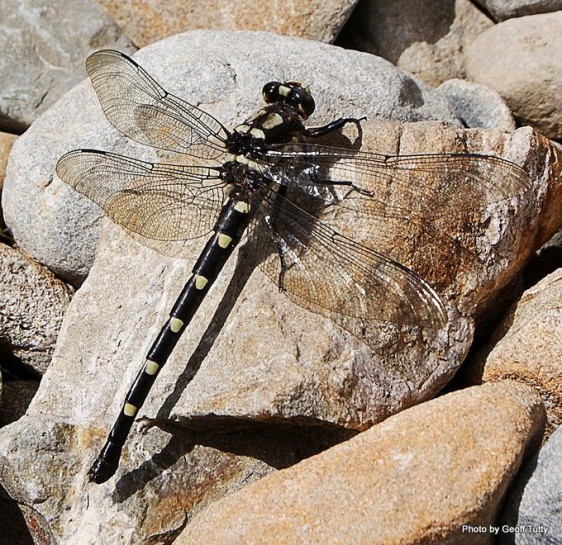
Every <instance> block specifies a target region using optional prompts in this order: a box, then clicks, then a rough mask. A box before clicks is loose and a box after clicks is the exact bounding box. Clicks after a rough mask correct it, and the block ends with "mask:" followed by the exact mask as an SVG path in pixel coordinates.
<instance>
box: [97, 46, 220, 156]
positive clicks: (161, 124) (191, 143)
mask: <svg viewBox="0 0 562 545" xmlns="http://www.w3.org/2000/svg"><path fill="white" fill-rule="evenodd" d="M86 69H87V71H88V74H89V76H90V79H91V81H92V85H93V87H94V89H95V91H96V93H97V95H98V99H99V101H100V104H101V107H102V109H103V111H104V113H105V115H106V117H107V119H108V120H109V122H110V123H111V124H112V125H113V126H114V127H115V128H116V129H117V130H119V131H120V132H121V133H123V134H124V135H125V136H128V137H129V138H132V139H133V140H135V141H137V142H140V143H141V144H146V145H149V146H152V147H155V148H160V149H165V150H170V151H173V152H177V153H186V154H189V155H192V156H195V157H201V158H204V159H214V158H217V157H219V156H220V155H221V154H222V153H224V151H225V149H224V140H225V138H226V137H227V134H228V132H227V131H226V129H225V128H224V127H223V125H222V124H221V123H220V122H219V121H218V120H216V119H215V118H214V117H212V116H211V115H209V114H208V113H206V112H204V111H203V110H200V109H199V108H197V107H196V106H194V105H193V104H189V103H188V102H185V101H184V100H182V99H180V98H178V97H176V96H174V95H172V94H170V93H168V92H167V91H165V90H164V89H163V88H162V87H161V86H160V85H159V84H158V83H156V81H155V80H154V79H153V78H152V77H151V76H149V75H148V73H147V72H146V71H145V70H144V69H143V68H141V67H140V66H139V65H138V64H137V63H136V62H135V61H133V60H132V59H130V58H129V57H127V56H126V55H124V54H123V53H120V52H118V51H113V50H110V49H106V50H102V51H98V52H96V53H94V54H93V55H90V57H88V59H87V60H86Z"/></svg>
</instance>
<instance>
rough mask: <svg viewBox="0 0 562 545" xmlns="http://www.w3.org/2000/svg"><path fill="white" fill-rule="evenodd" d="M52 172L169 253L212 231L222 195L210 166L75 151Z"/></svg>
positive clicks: (173, 253) (172, 253) (171, 253)
mask: <svg viewBox="0 0 562 545" xmlns="http://www.w3.org/2000/svg"><path fill="white" fill-rule="evenodd" d="M56 172H57V175H58V176H59V178H61V179H62V180H64V181H65V182H66V183H67V184H69V185H70V186H72V187H73V188H74V189H76V190H77V191H78V192H80V193H82V194H83V195H85V196H86V197H88V198H89V199H90V200H91V201H93V202H94V203H96V204H97V205H98V206H100V207H101V208H102V209H103V210H104V212H105V213H106V214H107V216H109V217H110V218H111V219H112V220H113V221H114V222H115V223H117V224H119V225H121V226H122V227H124V228H125V229H127V230H128V231H130V232H131V233H134V234H136V235H138V236H139V237H140V238H141V240H142V241H143V243H144V244H146V245H148V246H150V247H152V248H155V249H156V250H158V251H160V252H162V253H165V254H168V255H177V254H178V253H180V252H181V247H182V243H183V242H184V241H186V240H189V239H193V238H197V237H200V236H203V235H205V234H207V233H208V232H209V231H211V230H212V228H213V226H214V222H215V221H216V218H217V216H218V213H219V211H220V209H221V207H222V203H223V200H224V183H223V182H222V180H220V179H219V178H218V170H216V169H213V168H208V167H195V166H184V165H171V164H153V163H147V162H145V161H140V160H138V159H132V158H129V157H124V156H122V155H117V154H114V153H107V152H102V151H93V150H75V151H71V152H69V153H67V154H66V155H64V156H63V157H61V158H60V160H59V162H58V163H57V167H56Z"/></svg>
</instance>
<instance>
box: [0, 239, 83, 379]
mask: <svg viewBox="0 0 562 545" xmlns="http://www.w3.org/2000/svg"><path fill="white" fill-rule="evenodd" d="M71 298H72V290H70V289H69V288H68V287H67V286H66V284H64V283H63V282H61V281H60V280H58V279H56V278H55V276H54V275H53V273H51V272H50V271H49V270H47V269H46V268H45V267H43V266H42V265H39V264H38V263H36V262H35V261H33V260H32V259H31V258H29V257H28V256H26V255H25V254H24V253H23V252H21V251H20V250H18V249H15V248H10V247H9V246H6V245H5V244H0V301H2V305H1V307H0V341H1V342H2V344H3V346H4V347H5V349H7V350H8V351H9V352H10V354H11V356H13V357H14V358H17V359H18V360H19V361H21V363H22V364H24V365H28V366H30V367H32V368H33V369H34V370H35V371H37V372H38V373H40V374H43V373H44V372H45V370H46V369H47V367H48V366H49V363H50V362H51V357H52V355H53V350H54V347H55V342H56V340H57V335H58V332H59V329H60V327H61V324H62V319H63V316H64V313H65V312H66V308H67V307H68V304H69V303H70V299H71Z"/></svg>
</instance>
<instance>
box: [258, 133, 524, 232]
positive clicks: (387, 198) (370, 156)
mask: <svg viewBox="0 0 562 545" xmlns="http://www.w3.org/2000/svg"><path fill="white" fill-rule="evenodd" d="M265 160H266V161H268V162H270V166H269V168H268V169H266V172H267V173H268V176H269V177H270V178H271V179H273V180H274V181H276V182H278V183H280V184H283V185H288V186H298V187H300V188H301V190H303V191H306V192H309V193H314V192H320V191H325V189H322V188H325V187H326V185H330V184H336V185H338V184H340V187H341V188H342V189H343V190H345V189H346V188H347V191H345V193H346V195H345V199H342V201H343V202H342V203H341V204H342V206H345V207H348V208H351V209H353V210H356V211H357V212H360V213H361V212H363V213H367V214H369V215H370V216H372V217H373V218H380V219H381V220H388V219H394V218H399V219H407V220H408V221H422V220H423V219H424V218H427V217H428V216H430V217H431V218H433V219H435V218H438V217H447V216H455V215H457V214H458V211H459V209H458V205H459V204H464V208H466V207H467V203H468V205H469V206H470V207H471V208H473V209H481V208H484V207H486V206H487V205H489V204H494V203H496V202H499V201H502V200H506V199H509V198H510V197H513V196H515V195H519V194H521V193H523V192H525V191H526V190H527V189H529V188H530V186H531V180H530V178H529V175H528V174H527V173H526V172H525V171H524V170H523V169H522V168H520V167H519V166H517V165H515V164H514V163H511V162H510V161H507V160H505V159H501V158H499V157H494V156H487V155H478V154H429V155H403V156H385V155H380V154H376V153H370V152H362V151H355V150H346V149H340V148H332V147H329V146H323V145H317V144H302V145H288V146H284V147H274V148H272V149H271V150H270V151H268V152H267V153H266V155H265ZM342 183H343V184H345V183H347V184H348V185H347V186H346V185H342Z"/></svg>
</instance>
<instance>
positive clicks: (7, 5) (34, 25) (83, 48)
mask: <svg viewBox="0 0 562 545" xmlns="http://www.w3.org/2000/svg"><path fill="white" fill-rule="evenodd" d="M0 11H1V12H2V26H1V28H0V50H1V51H2V63H1V64H0V81H2V82H3V83H2V95H1V96H0V129H2V130H8V131H12V132H19V131H24V130H25V129H26V128H27V127H28V126H29V125H30V124H31V123H32V121H34V120H35V119H36V118H37V117H38V116H39V114H41V113H43V112H45V111H46V110H47V109H48V108H49V107H51V106H52V105H53V104H54V103H55V102H56V101H57V100H58V99H59V98H60V97H61V96H62V95H63V94H64V93H65V92H66V91H68V90H69V89H71V88H72V87H73V86H74V85H76V84H77V83H78V82H79V81H80V80H82V79H83V78H84V77H85V76H86V71H85V70H84V59H85V57H86V56H87V55H89V54H90V53H93V52H94V51H96V50H97V49H102V48H104V47H115V48H118V49H120V50H122V51H124V52H129V53H132V52H133V51H134V50H135V48H134V46H133V45H132V44H131V42H130V41H129V40H128V38H127V37H126V36H124V35H123V33H122V32H121V30H120V29H119V27H117V25H116V24H115V23H114V22H113V21H112V20H111V19H110V18H109V17H108V16H107V15H106V14H105V13H104V12H103V10H102V9H101V8H100V7H99V6H98V5H97V4H96V3H95V2H91V1H89V0H80V1H79V2H49V1H48V0H32V1H31V2H21V1H18V0H1V2H0Z"/></svg>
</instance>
